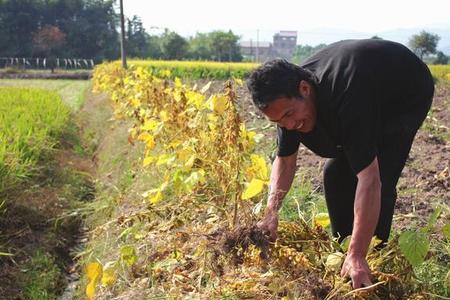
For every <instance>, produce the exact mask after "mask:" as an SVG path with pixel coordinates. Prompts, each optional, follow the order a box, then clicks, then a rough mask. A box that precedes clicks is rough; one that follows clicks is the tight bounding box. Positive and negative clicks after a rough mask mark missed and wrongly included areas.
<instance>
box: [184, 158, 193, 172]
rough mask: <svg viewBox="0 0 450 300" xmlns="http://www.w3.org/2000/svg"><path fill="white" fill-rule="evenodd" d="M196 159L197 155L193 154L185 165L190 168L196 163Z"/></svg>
mask: <svg viewBox="0 0 450 300" xmlns="http://www.w3.org/2000/svg"><path fill="white" fill-rule="evenodd" d="M195 159H196V156H195V155H192V156H191V157H190V158H189V159H188V161H187V162H185V164H184V166H185V167H186V168H189V169H190V168H192V166H193V165H194V162H195Z"/></svg>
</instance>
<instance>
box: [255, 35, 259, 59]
mask: <svg viewBox="0 0 450 300" xmlns="http://www.w3.org/2000/svg"><path fill="white" fill-rule="evenodd" d="M256 62H259V29H256Z"/></svg>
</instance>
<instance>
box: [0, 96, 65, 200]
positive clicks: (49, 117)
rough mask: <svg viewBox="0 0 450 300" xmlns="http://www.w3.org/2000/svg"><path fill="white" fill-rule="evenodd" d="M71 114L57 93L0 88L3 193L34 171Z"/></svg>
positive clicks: (0, 146) (54, 142) (1, 189)
mask: <svg viewBox="0 0 450 300" xmlns="http://www.w3.org/2000/svg"><path fill="white" fill-rule="evenodd" d="M68 116H69V110H68V108H67V107H66V106H65V105H64V104H63V103H62V101H61V98H60V97H59V96H58V95H57V94H56V93H54V92H50V91H44V90H40V89H25V88H0V128H1V130H0V192H3V191H4V190H6V189H7V188H10V187H12V186H13V185H14V184H15V183H17V182H19V181H20V180H21V179H23V178H26V177H27V176H30V175H31V174H33V172H34V171H35V166H36V163H37V162H38V161H39V159H41V158H42V156H43V155H44V154H46V153H48V151H49V150H50V149H52V148H53V147H54V145H55V144H56V143H57V137H58V136H59V135H60V134H61V132H62V130H63V128H64V126H65V124H66V122H67V119H68Z"/></svg>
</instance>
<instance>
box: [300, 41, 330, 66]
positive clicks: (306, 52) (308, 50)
mask: <svg viewBox="0 0 450 300" xmlns="http://www.w3.org/2000/svg"><path fill="white" fill-rule="evenodd" d="M326 46H327V45H326V44H319V45H317V46H310V45H297V47H296V48H295V50H294V54H293V55H292V61H293V62H294V63H297V64H298V63H301V62H302V61H304V60H305V59H307V58H308V57H310V56H311V55H313V54H314V53H315V52H317V51H319V50H320V49H322V48H324V47H326Z"/></svg>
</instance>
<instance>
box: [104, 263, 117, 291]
mask: <svg viewBox="0 0 450 300" xmlns="http://www.w3.org/2000/svg"><path fill="white" fill-rule="evenodd" d="M115 281H116V268H115V262H110V263H107V264H106V265H105V268H104V269H103V276H102V285H103V286H111V285H113V284H114V282H115Z"/></svg>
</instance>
